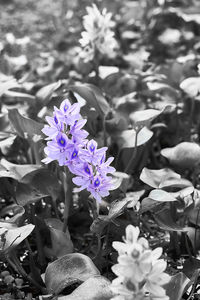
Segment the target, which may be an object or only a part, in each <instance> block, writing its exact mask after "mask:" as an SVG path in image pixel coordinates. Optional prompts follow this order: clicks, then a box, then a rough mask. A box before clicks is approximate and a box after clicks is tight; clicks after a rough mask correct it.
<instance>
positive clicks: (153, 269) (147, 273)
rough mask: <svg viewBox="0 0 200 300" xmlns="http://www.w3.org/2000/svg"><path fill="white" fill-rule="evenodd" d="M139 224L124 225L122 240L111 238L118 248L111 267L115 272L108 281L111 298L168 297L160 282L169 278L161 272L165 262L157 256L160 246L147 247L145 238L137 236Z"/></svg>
mask: <svg viewBox="0 0 200 300" xmlns="http://www.w3.org/2000/svg"><path fill="white" fill-rule="evenodd" d="M139 234H140V230H139V227H134V226H132V225H128V226H127V228H126V237H125V238H124V243H122V242H113V247H114V248H115V249H116V250H117V252H118V255H119V256H118V264H116V265H114V266H113V267H112V271H113V272H114V273H115V274H116V275H117V276H118V277H117V278H116V279H114V280H113V281H112V285H111V290H112V291H113V293H114V294H115V296H114V297H113V298H112V299H113V300H133V299H134V300H143V299H147V300H169V297H168V296H167V295H166V291H165V289H164V288H163V287H162V285H164V284H166V283H168V282H169V280H170V276H169V275H168V274H167V273H165V272H164V271H165V269H166V267H167V263H166V262H165V261H164V260H163V259H160V256H161V255H162V248H161V247H158V248H156V249H154V250H151V249H150V247H149V243H148V241H147V239H145V238H143V237H141V238H139Z"/></svg>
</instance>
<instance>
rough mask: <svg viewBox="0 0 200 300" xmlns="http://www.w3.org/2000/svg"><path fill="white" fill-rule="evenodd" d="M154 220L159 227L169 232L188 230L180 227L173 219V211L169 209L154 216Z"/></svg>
mask: <svg viewBox="0 0 200 300" xmlns="http://www.w3.org/2000/svg"><path fill="white" fill-rule="evenodd" d="M154 219H155V221H156V223H157V224H158V226H159V227H160V228H162V229H164V230H167V231H179V232H187V228H186V227H185V228H183V227H182V226H180V225H178V224H177V223H176V222H175V221H174V220H173V218H172V214H171V211H170V210H169V209H163V210H161V211H158V212H156V213H155V214H154Z"/></svg>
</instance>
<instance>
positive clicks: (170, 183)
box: [159, 178, 193, 189]
mask: <svg viewBox="0 0 200 300" xmlns="http://www.w3.org/2000/svg"><path fill="white" fill-rule="evenodd" d="M192 186H193V185H192V183H191V182H190V181H189V180H187V179H184V178H179V179H176V178H169V179H167V180H164V181H163V182H161V184H160V185H159V188H165V189H167V188H181V189H184V188H187V187H192Z"/></svg>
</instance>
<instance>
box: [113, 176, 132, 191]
mask: <svg viewBox="0 0 200 300" xmlns="http://www.w3.org/2000/svg"><path fill="white" fill-rule="evenodd" d="M129 181H130V175H128V174H126V173H123V172H114V173H113V174H112V190H115V189H118V188H120V190H121V191H123V192H124V193H126V191H127V188H128V184H129Z"/></svg>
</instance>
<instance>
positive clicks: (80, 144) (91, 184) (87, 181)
mask: <svg viewBox="0 0 200 300" xmlns="http://www.w3.org/2000/svg"><path fill="white" fill-rule="evenodd" d="M46 120H47V122H48V124H49V125H45V126H44V128H43V129H42V132H43V133H44V134H46V135H47V139H48V140H50V141H48V142H47V146H46V147H45V148H44V152H45V154H46V158H44V159H43V160H42V162H44V163H46V164H48V163H50V162H51V161H53V160H57V161H58V163H59V165H60V166H64V165H65V166H67V167H68V168H69V170H70V171H71V173H73V174H74V175H75V177H74V178H73V179H72V180H73V182H74V183H75V184H76V185H77V186H79V191H81V190H83V189H87V190H88V191H89V192H90V193H91V194H92V196H93V197H94V198H95V199H96V200H97V201H101V198H102V197H106V196H108V195H109V191H110V190H112V189H113V186H112V181H111V180H112V178H111V177H109V176H107V174H110V173H113V172H114V171H115V169H114V168H113V167H111V166H110V164H111V162H112V161H113V158H112V157H110V158H108V160H107V161H106V150H107V147H103V148H100V149H98V148H97V142H96V141H94V140H90V141H88V140H87V139H86V138H87V136H88V132H87V131H86V130H84V129H83V127H84V125H85V123H86V120H84V119H82V117H81V115H80V105H79V104H78V103H75V104H72V105H71V103H70V102H69V100H67V99H66V100H64V101H63V102H62V103H61V105H60V109H58V108H57V107H54V113H53V117H46Z"/></svg>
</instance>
